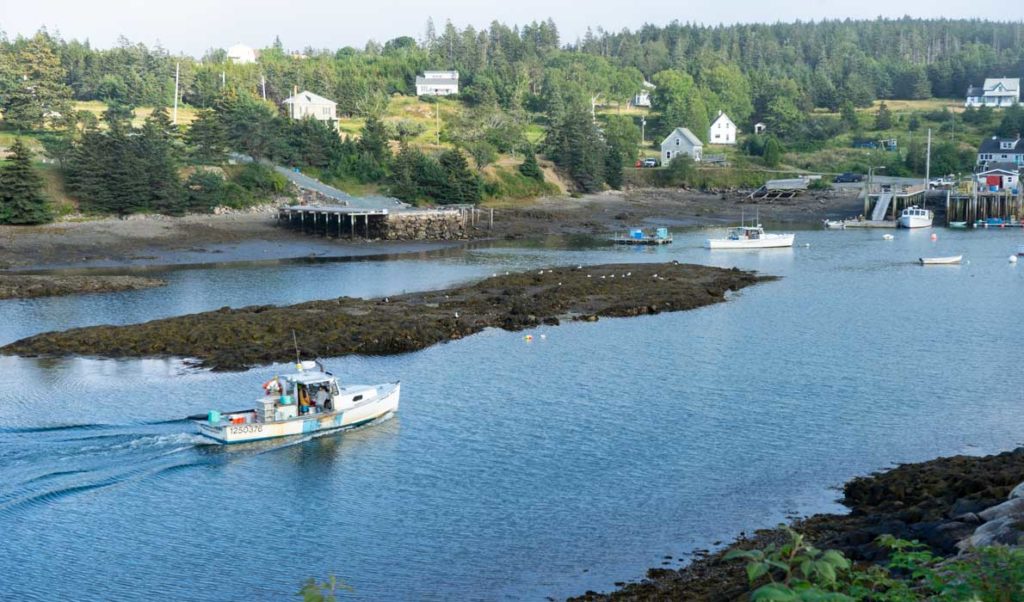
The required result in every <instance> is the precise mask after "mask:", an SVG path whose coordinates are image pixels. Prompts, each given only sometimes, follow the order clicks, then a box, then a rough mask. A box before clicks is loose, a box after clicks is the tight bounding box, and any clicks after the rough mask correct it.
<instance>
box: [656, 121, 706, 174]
mask: <svg viewBox="0 0 1024 602" xmlns="http://www.w3.org/2000/svg"><path fill="white" fill-rule="evenodd" d="M679 155H690V156H691V157H692V158H693V160H694V161H700V160H701V158H702V157H703V155H704V143H703V142H701V141H700V138H698V137H697V136H695V135H694V134H693V132H691V131H690V130H688V129H687V128H683V127H679V128H676V129H674V130H672V133H671V134H669V135H668V137H666V138H665V139H664V140H663V141H662V142H661V164H662V165H668V164H669V163H671V162H672V159H674V158H676V157H678V156H679Z"/></svg>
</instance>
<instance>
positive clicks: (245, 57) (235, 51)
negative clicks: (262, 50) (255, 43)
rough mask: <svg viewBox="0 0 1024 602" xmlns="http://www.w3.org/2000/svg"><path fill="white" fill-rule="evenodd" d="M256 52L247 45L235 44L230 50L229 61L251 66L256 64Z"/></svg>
mask: <svg viewBox="0 0 1024 602" xmlns="http://www.w3.org/2000/svg"><path fill="white" fill-rule="evenodd" d="M256 56H257V55H256V50H255V49H254V48H251V47H249V46H246V45H245V44H235V45H234V46H232V47H231V48H228V61H230V62H232V63H235V64H238V65H251V64H253V63H255V62H256Z"/></svg>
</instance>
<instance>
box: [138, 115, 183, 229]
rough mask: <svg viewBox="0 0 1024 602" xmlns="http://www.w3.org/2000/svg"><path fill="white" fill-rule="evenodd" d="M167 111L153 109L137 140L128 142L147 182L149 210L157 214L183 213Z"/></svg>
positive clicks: (176, 152)
mask: <svg viewBox="0 0 1024 602" xmlns="http://www.w3.org/2000/svg"><path fill="white" fill-rule="evenodd" d="M173 131H174V130H173V126H172V124H171V121H170V119H168V117H167V111H165V110H163V109H162V108H161V109H157V110H156V111H153V113H152V114H151V115H150V116H149V117H147V118H146V122H145V124H144V125H143V126H142V132H141V135H140V136H137V137H135V138H134V139H133V140H132V142H133V143H134V146H136V148H138V149H139V151H140V153H139V154H140V157H139V158H140V160H141V164H142V166H143V170H144V171H143V175H144V176H145V178H146V179H147V180H148V182H147V184H148V187H147V188H148V193H149V194H148V196H149V202H148V205H149V208H150V209H153V210H155V211H159V212H161V213H170V214H178V213H182V212H184V201H185V191H184V189H183V188H182V185H181V180H180V179H179V177H178V167H179V165H178V160H177V154H178V149H177V148H176V145H175V139H174V137H173Z"/></svg>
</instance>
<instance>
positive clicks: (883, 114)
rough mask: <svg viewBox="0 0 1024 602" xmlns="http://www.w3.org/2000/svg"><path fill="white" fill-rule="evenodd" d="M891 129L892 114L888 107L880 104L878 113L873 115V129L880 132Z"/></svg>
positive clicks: (883, 103)
mask: <svg viewBox="0 0 1024 602" xmlns="http://www.w3.org/2000/svg"><path fill="white" fill-rule="evenodd" d="M891 128H892V112H890V111H889V106H888V105H886V104H885V102H882V104H880V105H878V112H876V113H875V129H876V130H879V131H882V130H888V129H891Z"/></svg>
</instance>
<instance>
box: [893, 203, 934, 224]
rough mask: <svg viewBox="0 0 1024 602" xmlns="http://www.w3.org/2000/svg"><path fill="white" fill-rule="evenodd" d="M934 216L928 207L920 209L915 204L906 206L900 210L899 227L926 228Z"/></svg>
mask: <svg viewBox="0 0 1024 602" xmlns="http://www.w3.org/2000/svg"><path fill="white" fill-rule="evenodd" d="M934 218H935V216H934V215H933V214H932V212H931V211H929V210H928V209H921V208H920V207H918V206H917V205H914V206H912V207H907V208H906V209H904V210H903V211H902V212H900V219H899V224H900V228H927V227H929V226H931V225H932V220H933V219H934Z"/></svg>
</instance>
